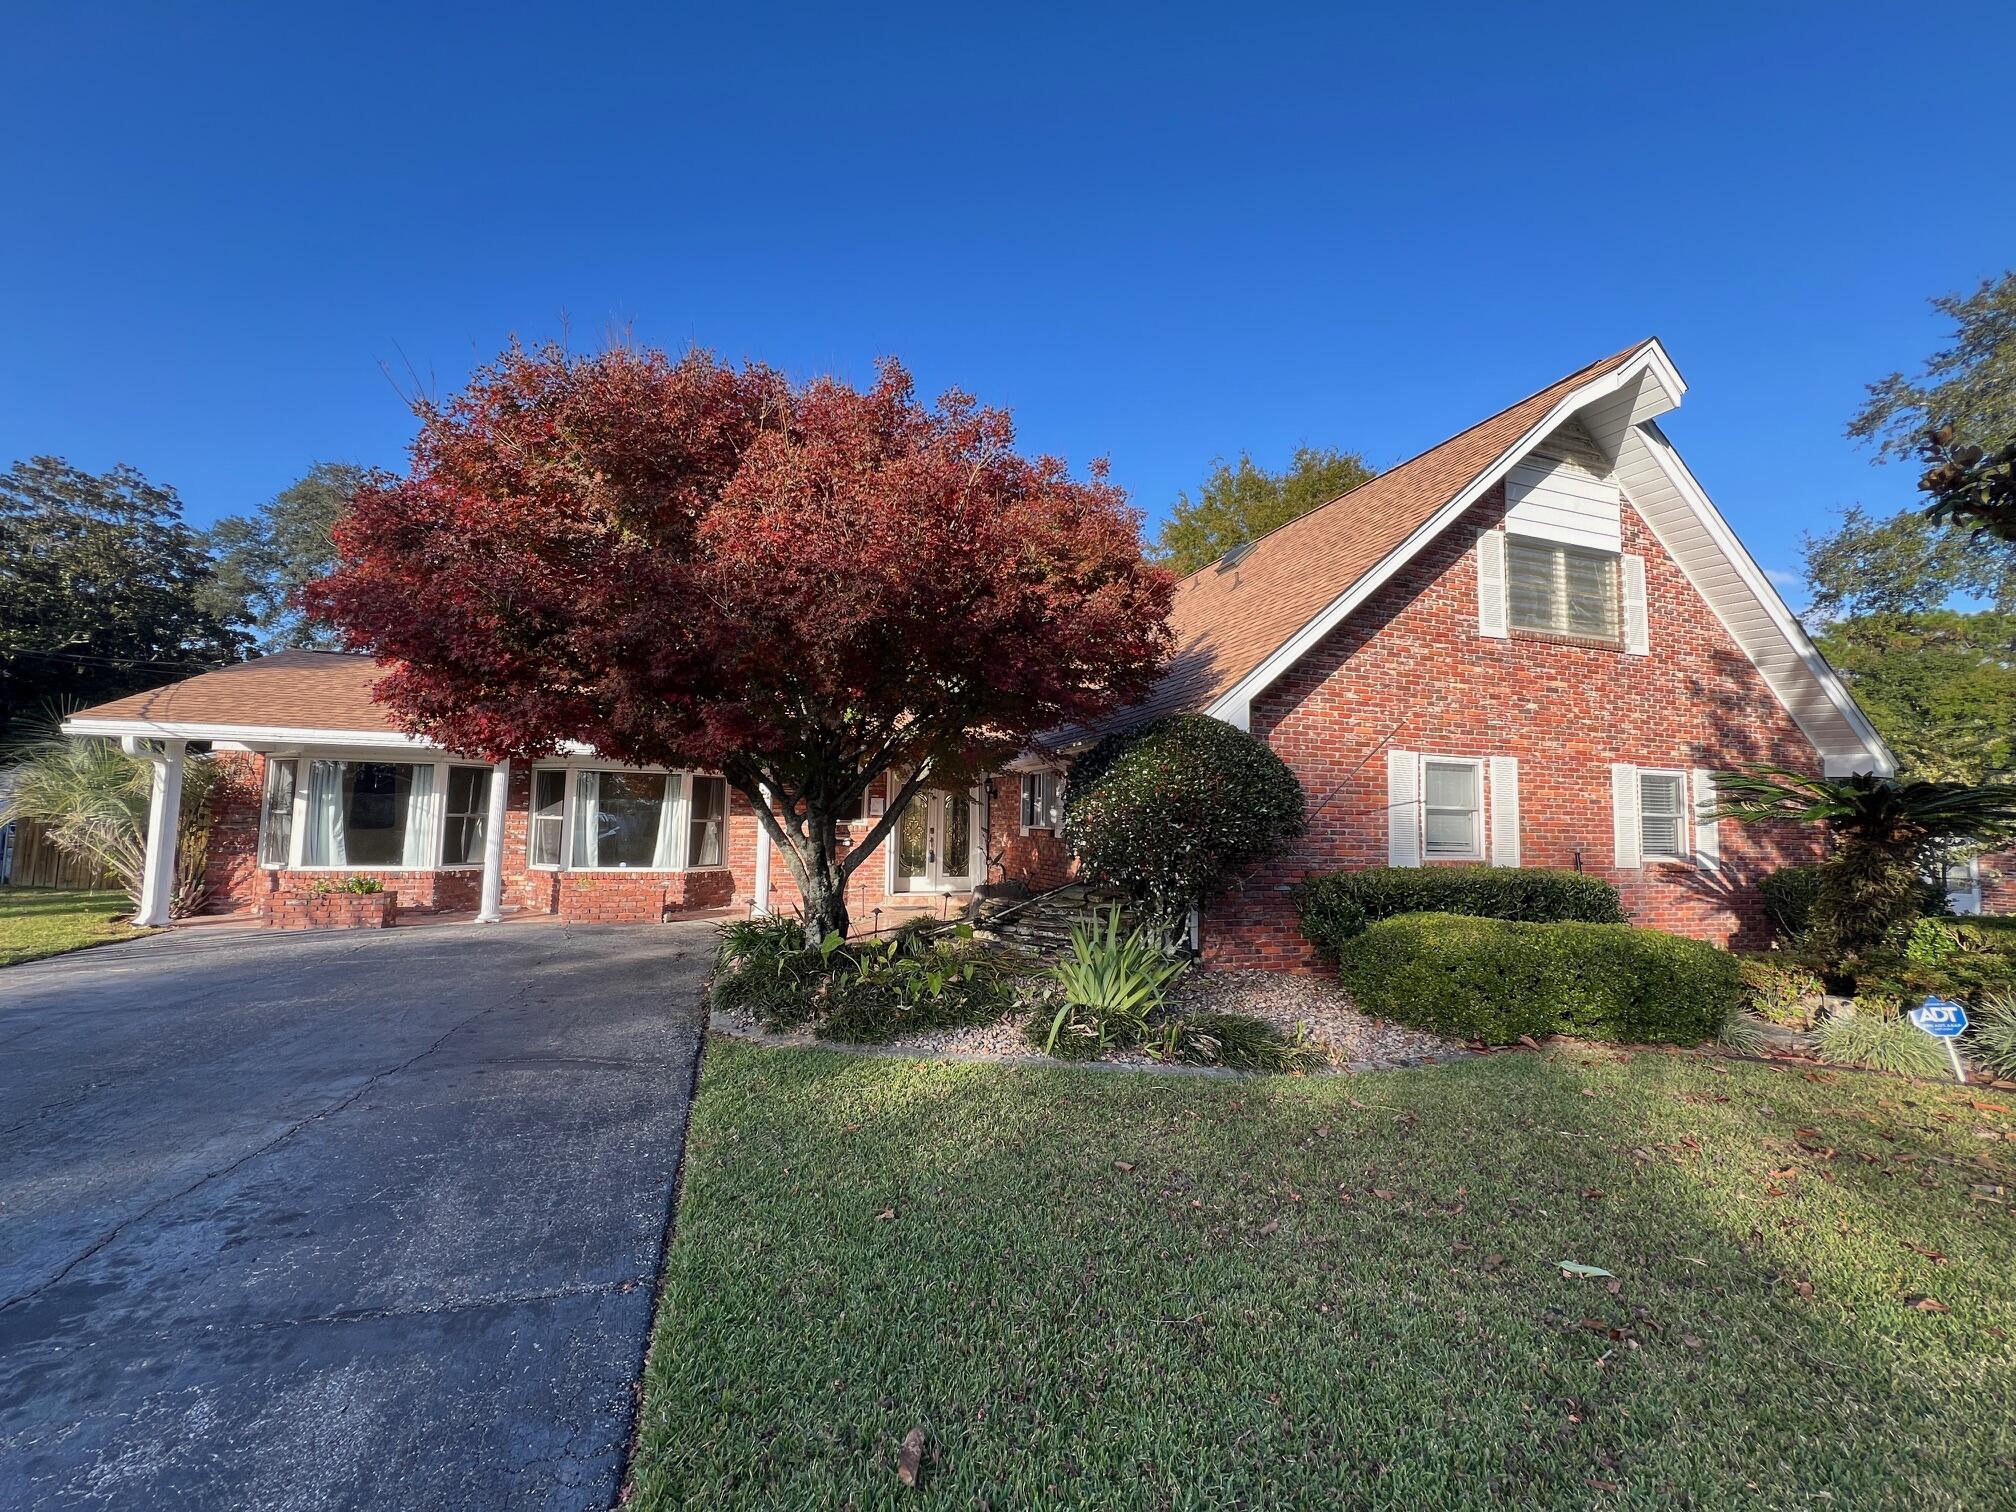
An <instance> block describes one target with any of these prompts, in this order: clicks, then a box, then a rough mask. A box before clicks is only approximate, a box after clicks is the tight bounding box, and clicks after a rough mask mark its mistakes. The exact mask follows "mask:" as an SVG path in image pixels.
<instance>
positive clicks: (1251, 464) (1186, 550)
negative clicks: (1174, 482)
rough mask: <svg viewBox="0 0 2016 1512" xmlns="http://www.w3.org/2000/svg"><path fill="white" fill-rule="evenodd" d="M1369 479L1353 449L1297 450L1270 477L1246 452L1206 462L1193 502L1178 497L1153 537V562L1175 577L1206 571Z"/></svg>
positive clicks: (1369, 472) (1186, 496) (1363, 462)
mask: <svg viewBox="0 0 2016 1512" xmlns="http://www.w3.org/2000/svg"><path fill="white" fill-rule="evenodd" d="M1372 476H1373V471H1372V467H1371V465H1370V464H1369V463H1367V462H1366V460H1365V459H1364V458H1363V457H1362V456H1360V455H1359V454H1358V453H1356V452H1344V451H1338V450H1336V449H1335V448H1333V447H1327V446H1324V447H1312V446H1298V447H1297V448H1296V449H1295V456H1294V458H1293V459H1292V460H1291V461H1290V462H1289V464H1288V466H1287V467H1286V468H1285V469H1284V470H1282V471H1280V472H1269V471H1268V470H1267V469H1266V468H1264V467H1262V466H1260V465H1259V464H1258V463H1256V462H1255V461H1254V460H1253V458H1252V456H1251V454H1249V453H1247V452H1241V453H1240V454H1239V460H1238V461H1237V462H1236V463H1230V464H1228V463H1227V462H1226V461H1225V460H1224V459H1223V458H1220V459H1219V460H1218V461H1216V462H1214V463H1213V464H1212V465H1211V471H1210V473H1209V474H1208V475H1207V476H1206V477H1205V479H1204V486H1203V487H1202V488H1201V489H1199V490H1198V494H1197V497H1196V498H1195V499H1194V500H1193V499H1192V498H1191V497H1190V495H1189V494H1188V493H1182V494H1178V495H1177V497H1176V505H1175V507H1174V508H1173V509H1172V510H1171V511H1170V512H1169V518H1168V519H1167V520H1165V521H1163V522H1162V532H1161V534H1160V536H1158V537H1157V539H1156V544H1155V553H1154V554H1155V559H1156V560H1157V561H1158V562H1160V563H1161V564H1162V565H1164V566H1166V567H1167V568H1169V569H1170V571H1172V572H1174V573H1176V574H1178V575H1179V576H1181V575H1184V574H1187V573H1192V572H1195V571H1196V570H1197V569H1198V568H1200V567H1208V566H1210V565H1211V563H1213V562H1215V561H1217V560H1218V558H1219V557H1221V556H1223V555H1224V554H1225V553H1226V552H1228V551H1230V550H1231V549H1232V548H1233V547H1234V546H1237V545H1239V544H1240V543H1241V542H1242V541H1252V540H1257V539H1258V538H1259V537H1261V536H1263V535H1265V534H1266V533H1267V532H1268V531H1270V530H1272V529H1274V528H1275V527H1276V526H1278V525H1286V524H1287V523H1288V522H1289V521H1290V520H1298V519H1300V518H1301V517H1302V516H1303V515H1305V514H1307V513H1309V511H1310V510H1312V509H1316V508H1318V507H1320V506H1322V505H1324V504H1328V503H1329V502H1330V501H1331V500H1332V499H1334V498H1336V497H1337V496H1338V495H1339V494H1343V493H1348V492H1350V491H1351V490H1352V489H1354V488H1356V487H1357V486H1358V485H1359V484H1360V483H1364V482H1368V481H1370V479H1371V478H1372Z"/></svg>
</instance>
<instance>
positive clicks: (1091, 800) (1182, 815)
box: [1064, 714, 1302, 939]
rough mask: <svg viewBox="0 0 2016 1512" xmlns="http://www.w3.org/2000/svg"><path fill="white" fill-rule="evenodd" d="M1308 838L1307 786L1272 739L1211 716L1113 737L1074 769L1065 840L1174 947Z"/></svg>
mask: <svg viewBox="0 0 2016 1512" xmlns="http://www.w3.org/2000/svg"><path fill="white" fill-rule="evenodd" d="M1301 833H1302V784H1301V783H1299V782H1297V781H1296V780H1295V774H1294V773H1293V772H1291V771H1290V770H1289V769H1288V765H1287V763H1286V762H1284V761H1282V759H1281V758H1280V757H1279V756H1277V755H1275V754H1274V752H1273V751H1272V750H1270V749H1269V748H1268V747H1267V745H1266V743H1265V742H1264V741H1260V740H1255V739H1254V738H1253V737H1252V736H1251V735H1248V734H1247V733H1246V732H1245V731H1243V730H1235V729H1234V728H1232V726H1230V725H1228V724H1226V723H1225V722H1224V721H1223V720H1218V719H1212V718H1211V717H1209V716H1208V715H1204V714H1171V715H1169V716H1167V717H1166V718H1163V719H1158V720H1155V721H1154V722H1152V723H1151V724H1148V725H1146V726H1144V727H1143V728H1141V729H1139V730H1136V731H1132V732H1129V733H1127V734H1122V735H1113V736H1108V737H1107V738H1106V739H1105V740H1102V741H1101V742H1100V743H1099V744H1098V745H1096V746H1095V747H1093V748H1092V750H1090V751H1089V752H1087V753H1086V754H1085V755H1084V756H1083V757H1081V758H1080V759H1079V761H1078V762H1077V764H1076V765H1075V766H1073V767H1072V769H1071V782H1070V790H1069V798H1068V800H1067V802H1066V804H1065V809H1064V839H1065V842H1066V843H1067V844H1068V845H1070V847H1071V849H1072V850H1073V851H1074V852H1076V854H1077V856H1078V859H1079V861H1080V862H1081V863H1082V864H1083V866H1084V869H1085V874H1086V875H1087V876H1088V877H1089V878H1091V879H1092V880H1093V881H1096V882H1110V883H1113V884H1114V885H1116V886H1120V887H1124V888H1126V889H1127V890H1128V892H1129V893H1131V894H1132V895H1133V896H1134V897H1135V898H1136V899H1137V900H1139V903H1140V907H1141V913H1142V915H1143V917H1144V918H1145V919H1146V920H1147V921H1148V922H1149V924H1150V925H1151V926H1152V927H1153V928H1154V929H1156V930H1157V931H1159V932H1160V933H1161V934H1162V936H1163V938H1165V939H1167V938H1173V937H1174V936H1175V935H1176V933H1177V932H1178V931H1180V930H1181V929H1182V928H1183V926H1184V924H1185V922H1186V921H1187V919H1188V916H1189V913H1190V910H1191V909H1192V908H1193V907H1196V906H1199V905H1201V904H1203V903H1205V902H1208V901H1209V900H1210V899H1211V898H1212V897H1214V896H1216V894H1217V893H1218V892H1219V891H1220V890H1222V889H1223V887H1224V886H1225V884H1226V883H1227V882H1228V881H1229V880H1230V879H1231V878H1232V876H1233V875H1234V874H1236V873H1238V872H1241V871H1243V870H1245V869H1247V868H1249V867H1251V866H1254V865H1257V864H1258V863H1260V862H1262V861H1265V860H1268V859H1269V858H1271V857H1273V856H1275V855H1277V854H1279V852H1280V849H1281V847H1282V845H1283V844H1284V843H1285V842H1286V841H1287V840H1289V839H1291V838H1292V837H1294V836H1296V835H1299V834H1301Z"/></svg>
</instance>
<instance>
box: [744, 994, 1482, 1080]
mask: <svg viewBox="0 0 2016 1512" xmlns="http://www.w3.org/2000/svg"><path fill="white" fill-rule="evenodd" d="M1169 1010H1170V1011H1172V1012H1174V1013H1176V1014H1178V1015H1183V1014H1194V1013H1244V1014H1249V1015H1251V1016H1252V1017H1254V1018H1257V1019H1260V1020H1262V1021H1264V1022H1266V1023H1269V1024H1272V1025H1274V1026H1275V1027H1276V1028H1278V1029H1280V1030H1281V1031H1282V1033H1284V1034H1287V1035H1290V1036H1291V1037H1292V1036H1293V1035H1294V1034H1295V1032H1296V1030H1297V1028H1298V1027H1300V1026H1306V1028H1307V1030H1308V1033H1309V1035H1310V1037H1311V1038H1312V1039H1313V1040H1314V1041H1315V1042H1316V1043H1317V1044H1318V1045H1319V1046H1320V1047H1321V1048H1322V1049H1323V1051H1324V1054H1325V1058H1326V1060H1327V1062H1328V1064H1329V1066H1330V1068H1331V1069H1333V1070H1339V1071H1345V1070H1350V1071H1369V1070H1380V1069H1385V1068H1388V1067H1394V1066H1418V1065H1422V1064H1424V1063H1426V1062H1430V1061H1444V1060H1456V1059H1460V1058H1462V1057H1463V1056H1465V1055H1468V1054H1471V1053H1472V1052H1470V1051H1468V1050H1466V1049H1464V1047H1463V1046H1462V1045H1460V1044H1458V1043H1457V1042H1455V1041H1453V1040H1447V1039H1444V1038H1442V1037H1441V1036H1440V1035H1437V1034H1430V1033H1427V1032H1426V1031H1424V1030H1420V1029H1409V1028H1406V1027H1405V1026H1403V1025H1400V1024H1394V1023H1389V1022H1387V1021H1386V1020H1383V1019H1375V1018H1368V1017H1367V1016H1366V1015H1364V1014H1362V1013H1360V1012H1359V1011H1358V1010H1357V1009H1356V1008H1354V1007H1353V1006H1352V1005H1351V998H1350V995H1349V994H1347V993H1346V992H1345V991H1344V989H1343V988H1342V987H1340V986H1338V985H1337V984H1336V983H1335V982H1332V981H1328V980H1326V979H1324V978H1322V977H1313V976H1294V975H1290V974H1289V973H1287V972H1281V971H1204V970H1196V969H1193V970H1190V971H1187V972H1185V973H1184V974H1183V975H1182V976H1181V977H1179V978H1178V979H1177V982H1176V985H1175V987H1174V988H1173V989H1172V990H1171V992H1170V995H1169ZM1027 1017H1028V1013H1027V1011H1026V1010H1022V1011H1018V1012H1017V1013H1015V1014H1013V1015H1011V1016H1010V1017H1008V1018H1005V1019H1002V1020H1001V1021H1000V1022H998V1023H993V1024H981V1025H977V1026H974V1027H970V1028H964V1029H937V1030H932V1031H929V1032H927V1033H923V1034H913V1035H907V1036H905V1037H903V1038H901V1039H896V1040H891V1041H889V1042H888V1043H887V1044H884V1045H878V1046H876V1047H875V1048H876V1049H878V1050H886V1051H891V1052H901V1053H905V1054H912V1055H950V1056H983V1057H987V1058H998V1059H1026V1058H1028V1057H1030V1056H1032V1055H1035V1054H1036V1053H1037V1052H1036V1050H1035V1048H1034V1047H1033V1046H1032V1045H1031V1044H1030V1043H1029V1041H1028V1039H1027V1038H1026V1037H1024V1035H1023V1032H1022V1028H1023V1024H1024V1023H1025V1022H1026V1020H1027ZM715 1027H716V1028H717V1029H719V1030H721V1031H722V1032H724V1033H728V1034H737V1035H743V1036H751V1037H760V1038H763V1039H765V1040H768V1041H769V1042H771V1043H773V1044H774V1043H782V1044H792V1045H825V1046H828V1047H830V1048H834V1049H845V1048H846V1046H845V1045H843V1044H840V1043H838V1042H836V1041H833V1040H821V1039H819V1038H817V1037H816V1036H814V1035H813V1033H812V1031H811V1029H809V1028H805V1029H799V1030H795V1031H793V1032H792V1033H790V1034H788V1035H775V1034H771V1033H769V1032H768V1031H766V1030H765V1029H764V1028H763V1026H762V1025H761V1024H758V1023H757V1022H755V1021H754V1020H753V1019H750V1018H748V1017H746V1016H744V1015H741V1014H717V1015H716V1016H715ZM1104 1059H1105V1060H1106V1061H1109V1062H1114V1063H1119V1064H1124V1065H1135V1066H1156V1065H1159V1064H1160V1063H1159V1062H1157V1061H1156V1060H1155V1059H1154V1058H1153V1057H1151V1056H1149V1055H1148V1054H1147V1053H1146V1052H1144V1051H1141V1050H1122V1051H1117V1052H1115V1053H1113V1054H1110V1055H1108V1056H1106V1057H1104ZM1059 1064H1080V1065H1082V1064H1084V1062H1075V1063H1073V1062H1059Z"/></svg>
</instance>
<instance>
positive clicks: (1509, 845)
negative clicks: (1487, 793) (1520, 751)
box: [1491, 756, 1519, 866]
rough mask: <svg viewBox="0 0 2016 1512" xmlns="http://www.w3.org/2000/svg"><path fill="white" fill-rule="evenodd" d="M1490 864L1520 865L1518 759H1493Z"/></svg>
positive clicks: (1497, 757)
mask: <svg viewBox="0 0 2016 1512" xmlns="http://www.w3.org/2000/svg"><path fill="white" fill-rule="evenodd" d="M1491 864H1492V865H1493V866H1517V865H1518V864H1519V758H1518V757H1517V756H1493V757H1492V758H1491Z"/></svg>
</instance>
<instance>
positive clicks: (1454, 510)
mask: <svg viewBox="0 0 2016 1512" xmlns="http://www.w3.org/2000/svg"><path fill="white" fill-rule="evenodd" d="M1644 373H1650V374H1651V375H1652V377H1653V378H1654V379H1655V380H1656V381H1657V382H1658V383H1659V384H1660V385H1661V386H1662V387H1663V388H1664V390H1665V397H1666V399H1667V401H1668V402H1667V405H1666V408H1668V409H1671V408H1673V406H1674V405H1677V404H1678V403H1679V402H1680V395H1681V394H1683V393H1685V392H1686V388H1687V385H1686V384H1685V383H1684V382H1683V381H1682V380H1681V377H1680V372H1679V369H1677V368H1676V367H1674V366H1673V360H1672V359H1671V358H1670V357H1668V356H1667V355H1666V349H1665V348H1664V347H1663V346H1661V345H1660V344H1659V342H1658V341H1657V340H1656V339H1654V340H1651V341H1647V342H1646V343H1645V345H1644V346H1642V347H1640V348H1639V349H1638V351H1637V353H1636V355H1634V356H1633V357H1632V359H1631V360H1630V361H1629V362H1627V363H1625V364H1624V365H1623V366H1622V367H1620V368H1618V369H1617V370H1616V371H1615V372H1611V373H1606V374H1604V375H1603V376H1602V377H1601V378H1592V379H1590V380H1589V382H1587V383H1585V384H1583V385H1582V386H1581V387H1580V388H1578V389H1575V390H1573V391H1572V392H1570V393H1568V394H1566V395H1564V396H1563V397H1562V398H1561V399H1560V400H1559V401H1558V402H1557V403H1556V404H1555V405H1554V407H1553V408H1552V409H1550V410H1549V411H1548V412H1547V413H1546V414H1545V415H1544V416H1542V417H1541V419H1540V421H1539V423H1538V424H1536V425H1534V426H1533V427H1532V428H1531V429H1530V430H1528V431H1527V432H1526V434H1525V435H1523V436H1521V437H1520V438H1519V439H1518V440H1517V441H1515V442H1514V443H1513V444H1512V445H1511V446H1509V447H1507V448H1506V449H1505V450H1504V451H1502V452H1500V453H1499V454H1498V457H1497V459H1496V460H1495V461H1493V462H1492V464H1491V465H1490V466H1489V467H1488V468H1486V469H1485V470H1484V471H1483V472H1481V473H1479V474H1478V475H1477V477H1476V478H1475V479H1473V480H1472V481H1471V483H1470V486H1469V487H1468V488H1466V489H1464V490H1463V492H1461V493H1460V494H1458V495H1457V496H1456V497H1455V498H1454V499H1452V500H1450V501H1449V502H1448V503H1447V504H1445V505H1443V506H1442V508H1441V509H1439V510H1437V511H1436V512H1435V513H1434V514H1433V515H1432V516H1430V517H1429V519H1428V520H1427V522H1426V523H1424V524H1423V525H1421V526H1420V527H1419V528H1418V529H1416V530H1415V532H1414V533H1413V534H1412V535H1410V536H1408V537H1407V539H1406V540H1404V541H1402V542H1401V543H1400V544H1399V546H1397V547H1395V548H1394V550H1393V551H1391V552H1390V553H1388V555H1387V556H1386V559H1385V560H1384V561H1382V562H1380V563H1379V564H1378V565H1377V566H1376V567H1374V568H1373V569H1372V570H1371V571H1370V572H1368V573H1366V574H1365V575H1364V576H1363V577H1361V578H1360V579H1358V581H1357V582H1355V583H1353V584H1352V585H1351V586H1350V587H1349V588H1347V589H1345V590H1344V591H1343V592H1342V593H1340V594H1339V595H1338V596H1337V597H1336V598H1334V599H1332V600H1331V601H1330V602H1329V604H1328V605H1326V606H1325V607H1324V608H1323V610H1322V611H1321V612H1320V613H1319V614H1317V616H1316V617H1315V618H1314V619H1312V620H1310V621H1309V623H1308V624H1306V625H1304V626H1303V627H1302V628H1301V629H1300V630H1298V631H1296V632H1295V634H1294V635H1292V636H1290V637H1289V638H1288V639H1287V640H1286V641H1285V642H1283V643H1282V644H1281V645H1280V646H1278V647H1276V648H1275V651H1274V654H1273V655H1272V656H1269V657H1268V658H1267V659H1266V660H1265V661H1263V662H1262V663H1261V664H1260V665H1259V666H1257V667H1255V668H1254V669H1253V670H1252V671H1251V672H1248V673H1247V674H1246V675H1245V676H1244V677H1242V678H1241V679H1240V680H1239V681H1238V682H1237V683H1236V684H1234V685H1233V686H1232V687H1231V688H1230V689H1228V690H1227V691H1226V692H1225V693H1223V694H1221V695H1220V696H1219V698H1218V701H1217V702H1216V703H1214V704H1212V705H1211V706H1210V707H1209V708H1207V709H1206V710H1205V711H1204V712H1205V713H1206V714H1209V715H1210V716H1211V717H1212V718H1214V719H1222V720H1224V721H1225V722H1226V723H1227V724H1229V725H1231V726H1233V727H1234V728H1235V729H1240V730H1250V729H1251V728H1252V724H1253V700H1254V699H1255V698H1256V697H1258V696H1259V695H1260V694H1261V693H1263V692H1265V691H1266V690H1267V689H1268V688H1269V687H1271V686H1273V684H1274V682H1275V680H1276V679H1277V678H1279V677H1281V676H1282V675H1283V674H1285V673H1286V672H1287V671H1288V669H1289V668H1291V667H1293V666H1294V665H1295V664H1296V663H1297V662H1299V661H1300V660H1301V659H1302V658H1303V657H1304V656H1306V655H1308V654H1309V652H1310V651H1312V650H1313V649H1314V648H1315V647H1316V645H1317V643H1318V642H1319V641H1321V640H1322V639H1323V637H1324V636H1326V635H1328V634H1329V633H1330V632H1331V631H1332V630H1334V629H1336V628H1337V626H1338V625H1339V624H1341V623H1342V622H1343V620H1344V617H1345V616H1346V615H1348V614H1350V613H1351V611H1352V610H1354V609H1356V608H1357V607H1358V606H1359V605H1360V604H1363V603H1364V602H1365V601H1366V600H1367V599H1368V598H1370V597H1371V596H1372V595H1373V594H1375V593H1377V592H1378V591H1379V590H1380V589H1381V588H1383V587H1384V586H1385V585H1386V582H1387V580H1388V579H1390V578H1391V577H1392V576H1393V575H1394V574H1395V573H1397V572H1398V571H1399V570H1400V569H1401V568H1402V567H1404V566H1406V565H1407V564H1408V563H1409V562H1411V561H1412V560H1413V559H1414V557H1415V555H1416V554H1417V553H1418V552H1419V551H1420V550H1421V549H1422V548H1423V547H1424V546H1426V545H1427V544H1428V543H1429V542H1430V541H1432V540H1434V539H1435V538H1436V537H1437V536H1439V535H1440V534H1442V532H1443V531H1444V530H1446V529H1448V528H1449V526H1450V525H1451V524H1452V523H1453V522H1455V521H1456V520H1458V519H1461V518H1462V516H1463V514H1464V513H1465V512H1466V511H1467V510H1468V509H1469V508H1470V506H1471V505H1473V504H1475V503H1476V502H1477V501H1478V500H1479V499H1481V498H1483V497H1484V495H1485V494H1486V493H1488V492H1490V490H1491V488H1492V487H1493V485H1495V484H1496V483H1498V482H1499V481H1500V480H1501V479H1502V478H1504V476H1505V475H1506V474H1507V473H1508V472H1510V471H1511V470H1512V468H1513V466H1514V465H1515V464H1516V463H1517V462H1518V461H1519V459H1520V458H1521V457H1524V456H1525V455H1526V454H1527V453H1528V452H1530V451H1531V450H1532V449H1533V448H1534V447H1535V446H1537V445H1539V444H1540V442H1542V441H1544V440H1545V439H1546V438H1547V437H1548V436H1550V435H1552V434H1553V433H1554V431H1555V430H1557V429H1558V428H1559V427H1560V425H1561V423H1562V422H1563V421H1565V420H1566V419H1567V418H1568V417H1569V416H1570V415H1573V414H1574V413H1575V412H1576V411H1577V410H1580V409H1584V408H1586V407H1588V406H1589V405H1591V404H1593V403H1595V402H1596V401H1597V400H1598V399H1601V398H1603V397H1604V396H1605V395H1608V394H1614V393H1616V392H1617V390H1618V389H1620V388H1623V387H1625V386H1626V385H1627V384H1632V383H1636V382H1637V381H1638V378H1639V376H1640V375H1641V374H1644Z"/></svg>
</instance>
